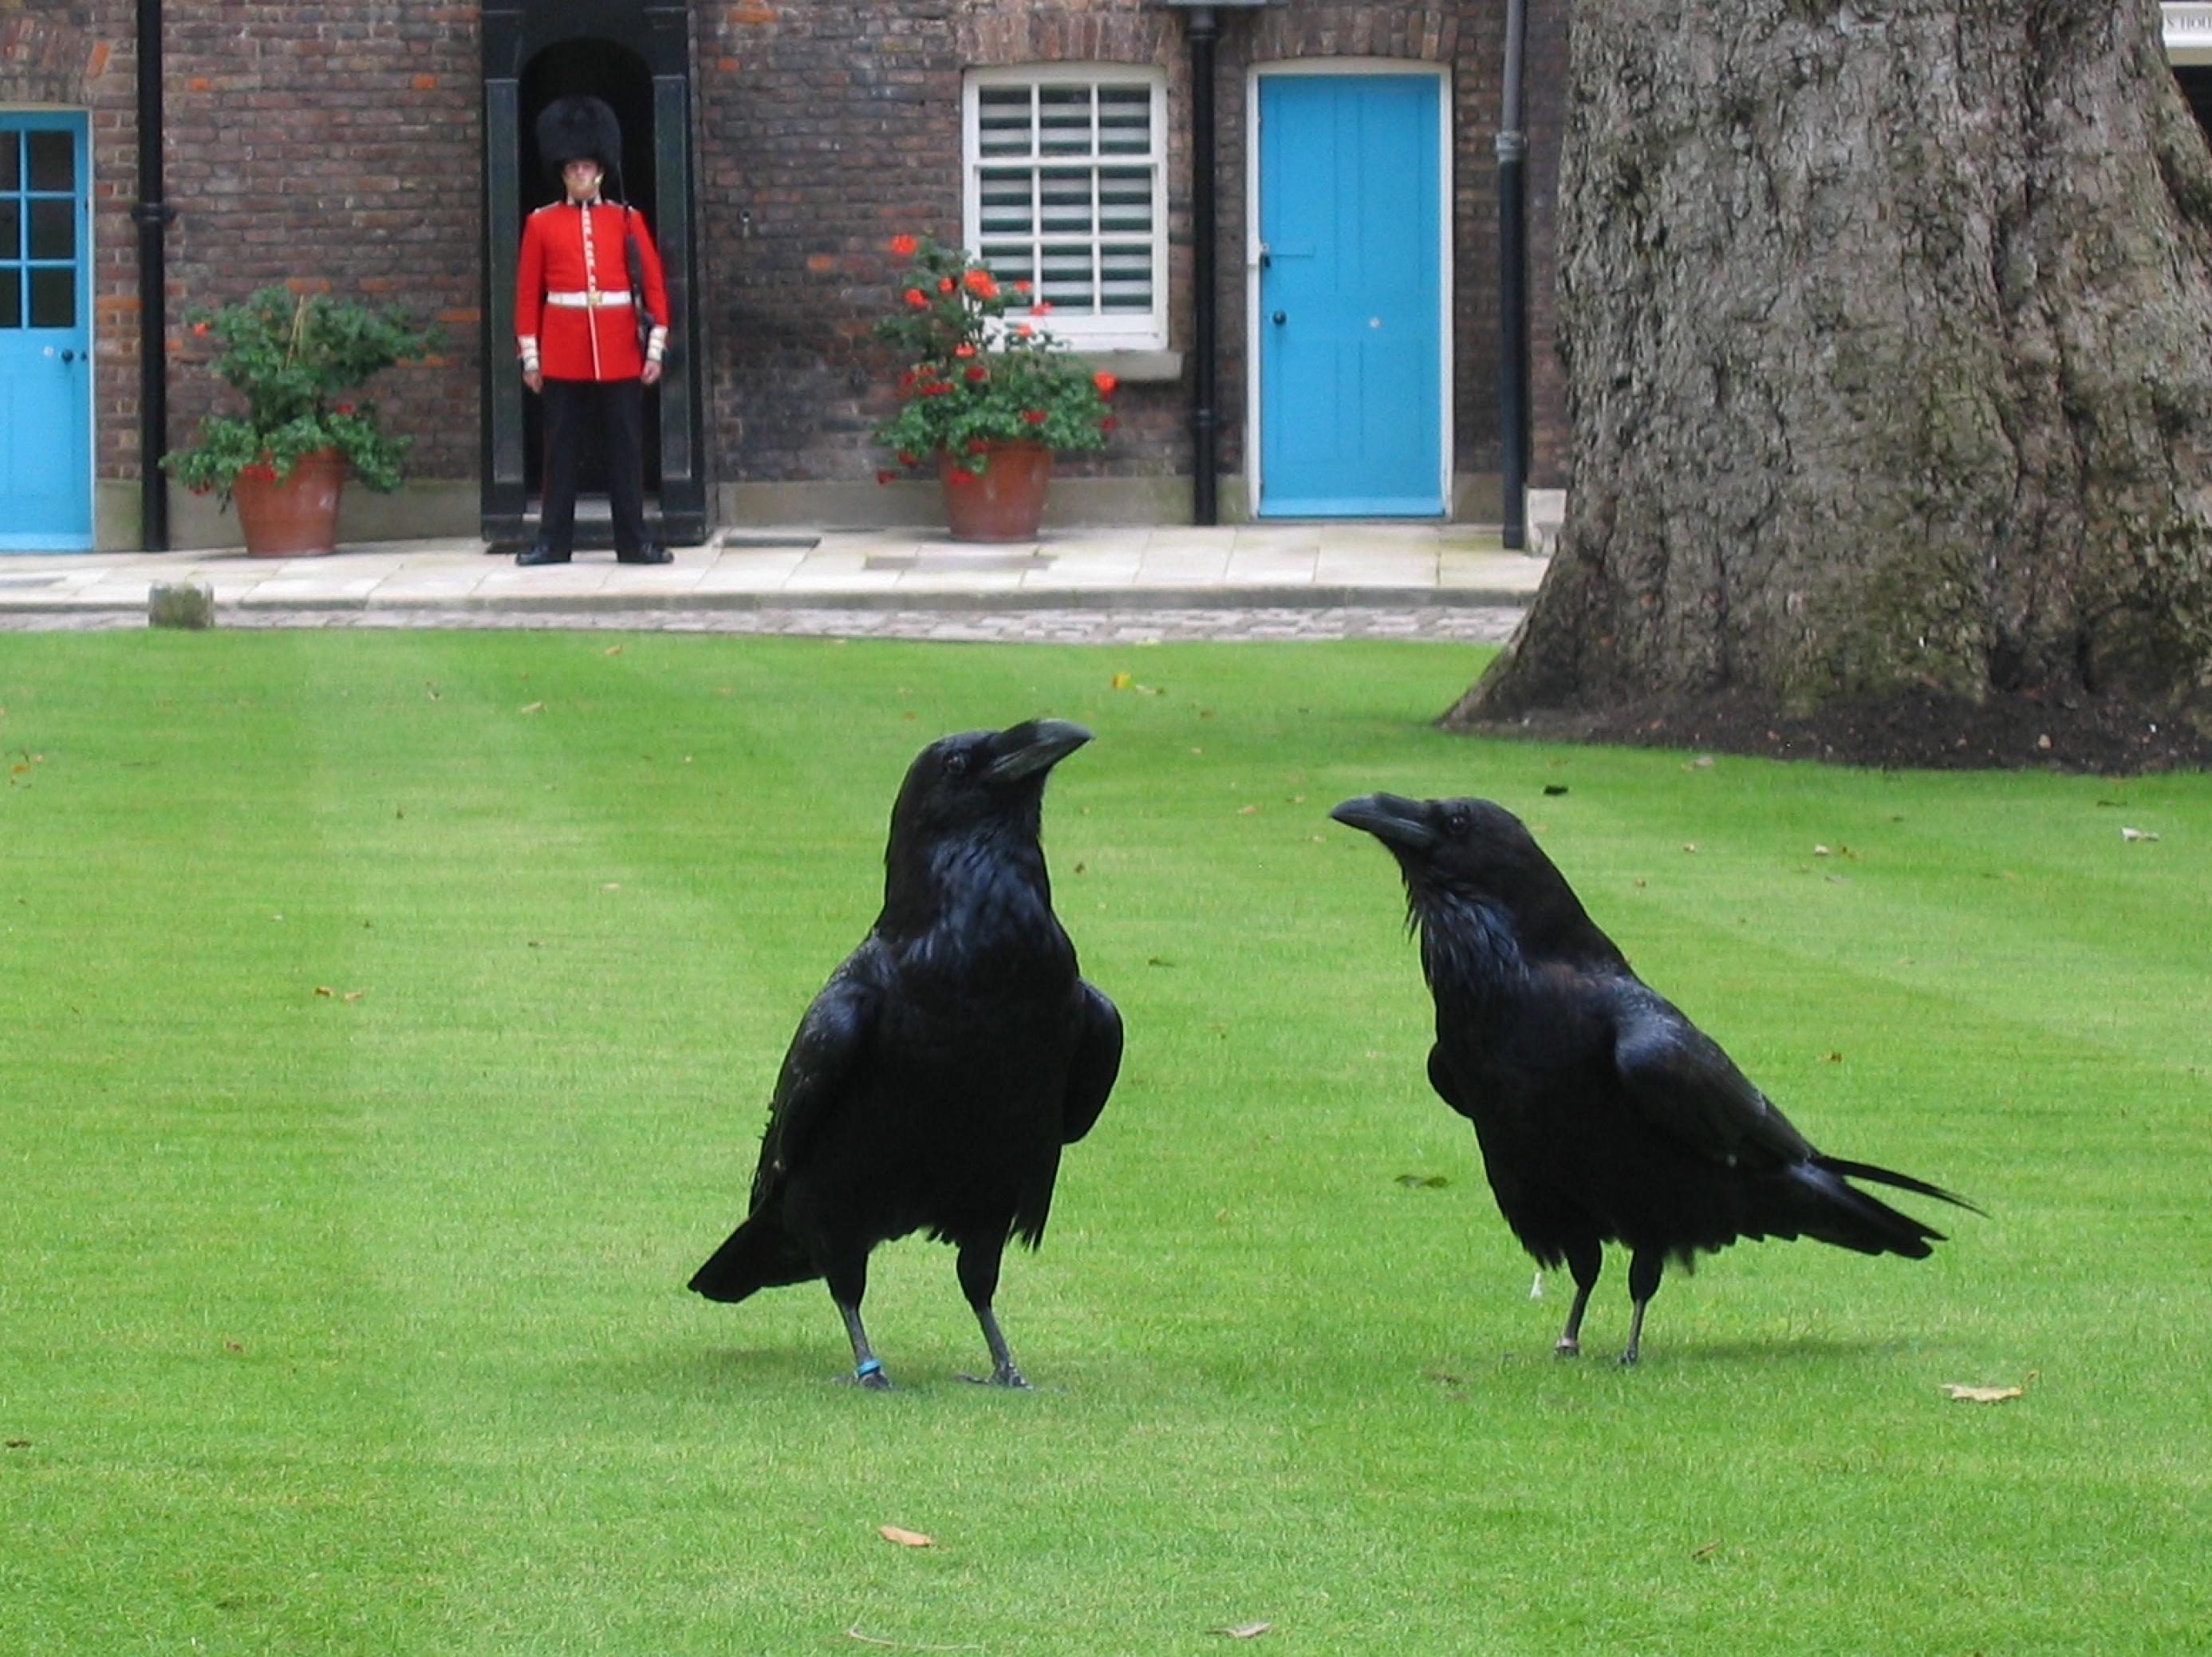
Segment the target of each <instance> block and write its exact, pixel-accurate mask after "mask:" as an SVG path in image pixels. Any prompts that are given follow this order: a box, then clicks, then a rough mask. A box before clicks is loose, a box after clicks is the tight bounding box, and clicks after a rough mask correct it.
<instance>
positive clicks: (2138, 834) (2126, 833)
mask: <svg viewBox="0 0 2212 1657" xmlns="http://www.w3.org/2000/svg"><path fill="white" fill-rule="evenodd" d="M2120 838H2122V839H2123V840H2155V839H2157V838H2158V836H2157V835H2155V834H2153V833H2151V832H2148V830H2144V829H2135V828H2124V829H2122V830H2121V831H2120Z"/></svg>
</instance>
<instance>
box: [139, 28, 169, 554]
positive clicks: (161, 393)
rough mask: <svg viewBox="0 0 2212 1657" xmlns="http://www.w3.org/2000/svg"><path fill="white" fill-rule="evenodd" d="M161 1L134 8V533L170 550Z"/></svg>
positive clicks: (148, 544) (160, 548)
mask: <svg viewBox="0 0 2212 1657" xmlns="http://www.w3.org/2000/svg"><path fill="white" fill-rule="evenodd" d="M161 144H162V130H161V0H138V201H137V205H136V206H134V207H132V208H131V218H132V219H133V220H134V221H135V222H137V226H138V533H139V539H141V541H142V542H143V544H144V545H146V547H147V548H149V550H150V551H156V552H166V551H168V550H169V490H168V480H167V475H166V474H165V473H164V472H162V470H161V457H162V455H163V454H166V453H167V450H168V447H169V374H168V362H167V354H168V341H167V337H166V332H165V331H166V328H167V320H168V311H167V295H168V288H169V271H168V259H167V247H166V246H165V244H164V240H163V232H165V231H166V230H167V228H168V224H169V221H170V220H171V219H173V218H174V217H175V216H176V210H175V209H174V208H173V207H171V206H170V205H169V204H168V203H167V201H165V200H163V199H162V193H161Z"/></svg>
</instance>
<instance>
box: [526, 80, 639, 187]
mask: <svg viewBox="0 0 2212 1657" xmlns="http://www.w3.org/2000/svg"><path fill="white" fill-rule="evenodd" d="M538 160H539V161H541V162H543V163H544V168H545V171H546V174H548V176H550V177H551V178H553V179H556V180H557V179H558V178H559V177H560V176H561V169H562V168H564V167H566V166H567V165H568V163H569V162H570V161H597V162H598V163H599V171H600V172H601V173H604V174H606V175H607V176H608V177H610V178H612V177H616V176H617V175H619V174H620V173H621V172H622V123H621V122H620V121H617V119H615V113H614V111H613V110H611V109H610V108H608V107H607V106H606V104H605V102H604V101H601V100H599V99H598V98H581V97H579V98H556V99H555V100H554V101H552V102H551V103H550V104H548V105H546V106H545V107H544V109H542V110H540V111H538Z"/></svg>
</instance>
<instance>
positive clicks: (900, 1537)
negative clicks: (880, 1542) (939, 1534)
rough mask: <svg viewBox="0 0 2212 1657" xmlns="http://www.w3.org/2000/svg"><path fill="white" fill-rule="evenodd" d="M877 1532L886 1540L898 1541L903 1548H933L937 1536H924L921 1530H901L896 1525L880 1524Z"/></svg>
mask: <svg viewBox="0 0 2212 1657" xmlns="http://www.w3.org/2000/svg"><path fill="white" fill-rule="evenodd" d="M876 1533H877V1534H878V1536H880V1537H882V1538H883V1539H884V1541H886V1542H896V1543H897V1544H899V1546H901V1547H902V1548H933V1547H935V1546H936V1545H937V1538H935V1537H933V1536H924V1535H923V1534H922V1533H921V1532H920V1531H907V1530H901V1529H900V1528H899V1527H898V1526H896V1525H878V1526H877V1527H876Z"/></svg>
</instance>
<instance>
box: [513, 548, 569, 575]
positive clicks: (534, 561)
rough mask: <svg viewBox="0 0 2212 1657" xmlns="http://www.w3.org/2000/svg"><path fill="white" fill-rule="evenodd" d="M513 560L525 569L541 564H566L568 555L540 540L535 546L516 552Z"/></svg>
mask: <svg viewBox="0 0 2212 1657" xmlns="http://www.w3.org/2000/svg"><path fill="white" fill-rule="evenodd" d="M514 561H515V562H516V563H517V564H520V565H521V566H522V567H523V568H524V569H526V570H532V569H535V568H537V566H538V565H539V564H566V563H568V554H567V553H566V552H556V551H554V550H553V549H552V548H551V547H550V546H548V545H545V543H544V542H543V541H540V542H538V544H537V545H535V546H531V547H526V548H525V549H524V550H523V551H520V552H518V553H516V554H515V555H514Z"/></svg>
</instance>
